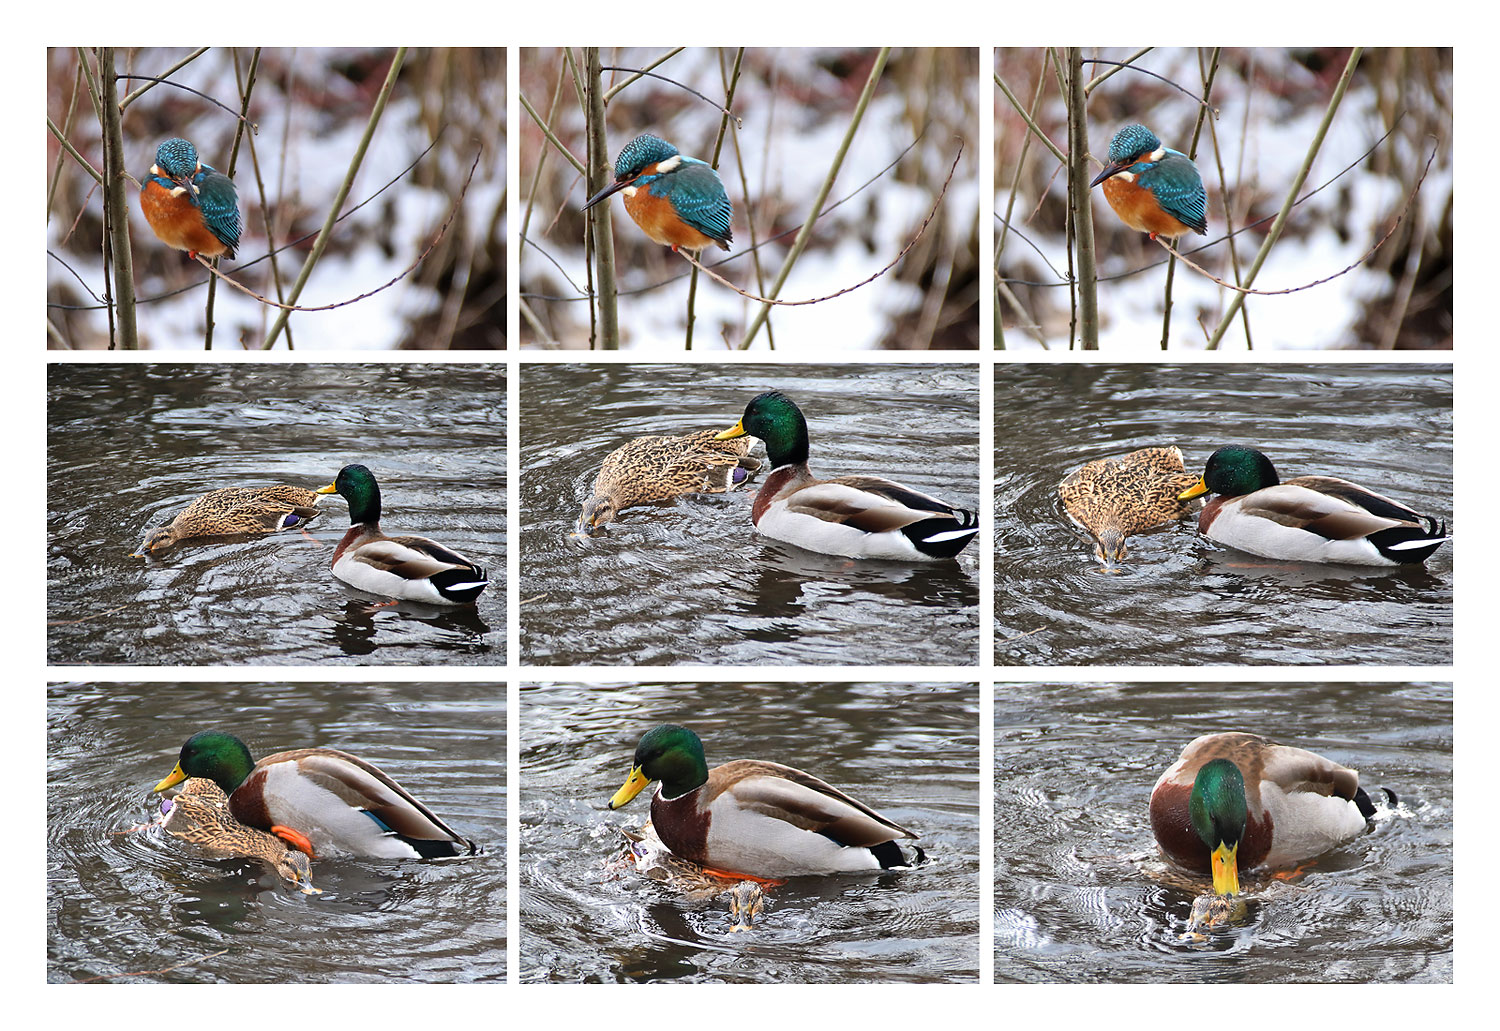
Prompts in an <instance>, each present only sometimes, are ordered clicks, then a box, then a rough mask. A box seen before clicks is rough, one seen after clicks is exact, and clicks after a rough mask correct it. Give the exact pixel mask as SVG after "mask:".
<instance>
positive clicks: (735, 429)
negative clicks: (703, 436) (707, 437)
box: [714, 419, 745, 440]
mask: <svg viewBox="0 0 1500 1031" xmlns="http://www.w3.org/2000/svg"><path fill="white" fill-rule="evenodd" d="M744 435H745V420H744V419H741V420H740V421H739V422H737V423H735V424H734V425H733V426H731V427H730V428H729V429H727V430H725V431H724V432H723V433H720V434H718V435H717V436H715V437H714V439H715V440H733V439H734V438H735V437H743V436H744Z"/></svg>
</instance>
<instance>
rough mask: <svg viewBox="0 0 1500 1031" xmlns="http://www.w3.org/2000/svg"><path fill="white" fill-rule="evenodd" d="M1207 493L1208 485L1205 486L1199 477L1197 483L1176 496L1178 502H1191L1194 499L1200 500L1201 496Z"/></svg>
mask: <svg viewBox="0 0 1500 1031" xmlns="http://www.w3.org/2000/svg"><path fill="white" fill-rule="evenodd" d="M1207 493H1208V484H1206V483H1204V482H1203V478H1202V477H1199V478H1198V482H1197V483H1195V484H1193V485H1192V486H1191V487H1189V488H1188V489H1187V490H1185V491H1183V492H1182V493H1181V494H1179V495H1177V500H1178V501H1192V500H1193V499H1194V498H1200V497H1202V496H1203V495H1205V494H1207Z"/></svg>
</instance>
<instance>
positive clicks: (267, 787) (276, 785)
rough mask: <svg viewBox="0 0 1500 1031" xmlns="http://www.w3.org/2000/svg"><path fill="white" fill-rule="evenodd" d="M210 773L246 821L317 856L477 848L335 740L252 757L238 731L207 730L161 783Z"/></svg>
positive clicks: (428, 854)
mask: <svg viewBox="0 0 1500 1031" xmlns="http://www.w3.org/2000/svg"><path fill="white" fill-rule="evenodd" d="M189 777H205V778H207V779H208V780H211V781H213V782H214V783H216V784H217V785H218V786H219V787H221V788H223V789H224V791H225V792H226V793H228V795H229V811H230V813H232V814H233V815H234V817H235V819H237V820H239V821H240V822H241V823H243V824H246V825H248V826H250V827H255V828H258V829H260V830H264V831H271V832H272V833H274V834H276V835H277V836H278V837H281V838H284V839H286V840H287V841H290V842H291V843H292V844H293V845H295V846H297V847H298V848H299V849H301V850H302V851H304V852H308V853H311V854H312V855H314V856H319V857H321V856H326V855H328V854H330V853H335V854H342V855H352V856H370V857H374V858H377V859H413V858H417V857H420V858H423V859H431V858H434V857H437V856H454V855H459V854H462V853H466V852H473V851H475V846H474V843H473V842H472V841H469V840H468V839H467V838H462V837H460V836H459V835H458V834H457V833H455V832H454V831H453V829H452V828H451V827H449V826H448V825H447V824H446V823H444V822H443V821H442V820H441V819H439V818H438V817H437V816H436V815H435V814H434V813H433V812H432V810H431V809H428V808H427V807H426V806H425V805H423V804H422V803H421V802H418V801H417V800H416V799H415V798H413V797H412V796H411V795H410V794H409V793H408V792H407V790H406V789H405V788H403V787H402V786H401V785H400V784H397V783H396V782H395V781H394V780H392V779H391V778H390V777H388V776H386V775H385V774H384V773H383V772H381V771H380V770H379V769H378V768H376V767H375V766H372V765H371V764H369V763H367V762H365V761H364V760H363V759H360V758H359V757H357V756H353V755H350V754H349V753H348V752H340V751H338V750H337V749H334V748H297V749H293V750H292V751H289V752H277V753H276V754H275V755H268V756H266V757H265V758H264V759H262V760H261V761H260V762H255V761H254V760H253V759H252V758H251V757H250V749H249V748H247V747H245V742H243V741H241V740H240V739H239V738H237V737H235V736H234V735H233V734H226V733H223V732H222V731H217V730H205V731H200V732H199V733H197V734H194V735H193V736H192V737H190V738H188V739H187V743H186V744H184V745H183V746H182V751H181V753H180V754H179V755H178V757H177V765H176V766H175V767H173V768H172V772H171V773H170V774H168V775H167V777H166V779H164V780H163V781H162V782H161V783H160V784H158V785H156V787H155V788H153V789H152V790H153V791H166V790H167V789H168V788H170V787H172V786H174V785H176V784H180V783H182V781H184V780H186V779H188V778H189Z"/></svg>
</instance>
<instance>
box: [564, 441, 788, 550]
mask: <svg viewBox="0 0 1500 1031" xmlns="http://www.w3.org/2000/svg"><path fill="white" fill-rule="evenodd" d="M751 442H752V438H750V437H743V438H741V439H739V440H719V439H718V438H717V436H716V435H715V433H714V431H713V430H701V431H700V432H698V433H689V434H688V435H687V436H684V437H637V438H635V439H634V440H632V441H630V442H629V443H628V444H625V445H623V446H621V447H619V448H616V449H615V450H614V451H613V452H611V453H610V455H609V457H608V458H606V459H605V460H604V464H603V465H601V466H600V467H599V475H598V476H596V477H595V478H594V496H593V497H591V498H589V500H588V501H586V502H585V503H584V506H583V511H582V512H581V513H579V516H578V532H579V533H585V534H587V533H592V532H593V531H594V530H597V529H598V528H599V527H601V526H603V525H604V524H605V523H608V522H609V521H611V520H612V519H614V518H615V516H617V515H619V514H620V513H621V512H623V511H625V509H627V508H630V507H631V506H632V505H644V504H646V503H647V502H649V501H669V500H671V499H672V498H675V497H678V496H680V495H683V494H696V493H703V494H722V493H723V492H724V491H729V490H734V488H736V487H738V486H739V485H740V484H742V483H744V482H745V481H746V480H748V479H750V477H751V476H753V475H755V471H756V470H757V469H759V468H760V462H759V461H757V460H756V459H754V458H750V457H748V456H747V454H746V453H747V452H748V451H749V450H750V445H751Z"/></svg>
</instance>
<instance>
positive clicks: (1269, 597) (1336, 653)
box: [995, 363, 1458, 665]
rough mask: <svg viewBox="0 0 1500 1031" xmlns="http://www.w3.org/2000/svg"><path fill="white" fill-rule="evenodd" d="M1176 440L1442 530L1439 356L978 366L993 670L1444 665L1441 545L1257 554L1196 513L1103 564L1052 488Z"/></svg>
mask: <svg viewBox="0 0 1500 1031" xmlns="http://www.w3.org/2000/svg"><path fill="white" fill-rule="evenodd" d="M1170 444H1175V445H1177V446H1178V447H1180V448H1181V449H1182V454H1183V459H1184V462H1185V464H1186V467H1187V468H1188V469H1189V470H1190V471H1193V472H1197V473H1199V474H1200V475H1201V473H1202V471H1203V465H1204V463H1205V462H1206V461H1207V460H1208V456H1209V455H1211V454H1212V453H1213V452H1214V451H1215V450H1216V449H1218V448H1219V447H1220V446H1221V445H1224V444H1249V445H1251V446H1252V447H1256V448H1259V449H1260V450H1261V451H1263V452H1265V454H1266V455H1267V456H1268V457H1269V458H1270V459H1271V461H1272V462H1273V464H1275V466H1276V469H1277V472H1278V473H1279V474H1280V475H1281V477H1282V478H1283V479H1288V478H1291V477H1293V476H1300V475H1308V474H1322V475H1331V476H1339V477H1342V478H1343V479H1347V480H1352V481H1354V482H1355V483H1359V484H1362V485H1363V486H1365V487H1368V488H1370V489H1372V490H1374V491H1376V492H1377V493H1381V494H1385V495H1387V496H1389V497H1391V498H1393V499H1394V500H1396V501H1399V502H1401V503H1403V504H1405V505H1407V506H1409V507H1411V508H1413V509H1415V510H1416V511H1417V512H1419V513H1421V514H1423V515H1429V516H1434V517H1436V518H1438V519H1440V520H1442V521H1444V522H1445V523H1447V524H1448V527H1449V530H1450V532H1453V533H1457V532H1458V530H1457V528H1455V527H1454V525H1453V513H1454V504H1453V377H1452V372H1451V366H1448V365H1409V364H1399V365H1398V364H1391V365H1305V364H1265V363H1260V364H1254V365H1245V364H1227V363H1210V364H1190V365H1155V364H1116V365H1092V364H1076V365H1075V364H1068V365H1003V366H998V367H997V368H996V369H995V658H996V662H997V663H999V664H1002V665H1037V664H1049V665H1092V664H1100V665H1155V664H1192V665H1221V664H1222V665H1236V664H1261V663H1276V664H1336V665H1444V664H1448V663H1451V662H1452V661H1453V555H1454V544H1452V543H1449V544H1446V545H1444V546H1443V547H1441V548H1439V549H1438V550H1437V553H1436V554H1435V555H1434V556H1433V557H1432V558H1431V559H1429V560H1428V562H1427V563H1426V565H1425V566H1417V567H1412V568H1391V567H1364V566H1338V565H1323V564H1318V563H1295V562H1277V561H1273V560H1269V559H1262V558H1256V557H1254V556H1251V555H1247V554H1245V553H1243V552H1240V551H1237V550H1235V549H1233V548H1229V547H1226V546H1224V545H1222V544H1219V543H1217V542H1215V541H1211V540H1209V539H1208V538H1206V537H1203V536H1201V535H1200V534H1199V533H1198V531H1197V518H1196V516H1193V517H1189V518H1186V519H1183V520H1181V521H1179V522H1178V523H1177V524H1175V525H1173V526H1171V527H1169V528H1168V529H1166V530H1163V531H1159V532H1155V533H1148V534H1143V535H1139V536H1136V537H1132V538H1131V542H1130V552H1129V554H1128V555H1127V557H1126V560H1125V561H1124V563H1122V564H1121V565H1119V566H1118V567H1116V568H1114V569H1111V570H1105V569H1103V568H1101V565H1100V563H1099V561H1098V560H1097V559H1096V558H1095V557H1094V554H1093V544H1092V541H1090V540H1089V539H1088V538H1087V537H1086V536H1085V535H1084V534H1083V533H1082V532H1081V531H1079V530H1077V529H1076V528H1075V527H1074V526H1073V525H1072V524H1071V523H1070V522H1068V520H1067V518H1066V515H1065V514H1064V512H1063V509H1062V505H1061V503H1060V502H1059V501H1058V497H1057V484H1058V482H1059V481H1060V480H1062V478H1063V477H1064V476H1065V475H1067V474H1068V473H1069V472H1071V471H1072V470H1074V469H1076V468H1078V467H1079V466H1081V465H1083V464H1084V463H1085V462H1089V461H1092V460H1093V459H1096V458H1104V457H1108V456H1111V455H1120V454H1124V453H1125V452H1128V451H1133V450H1135V449H1136V448H1141V447H1152V446H1162V445H1170Z"/></svg>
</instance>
